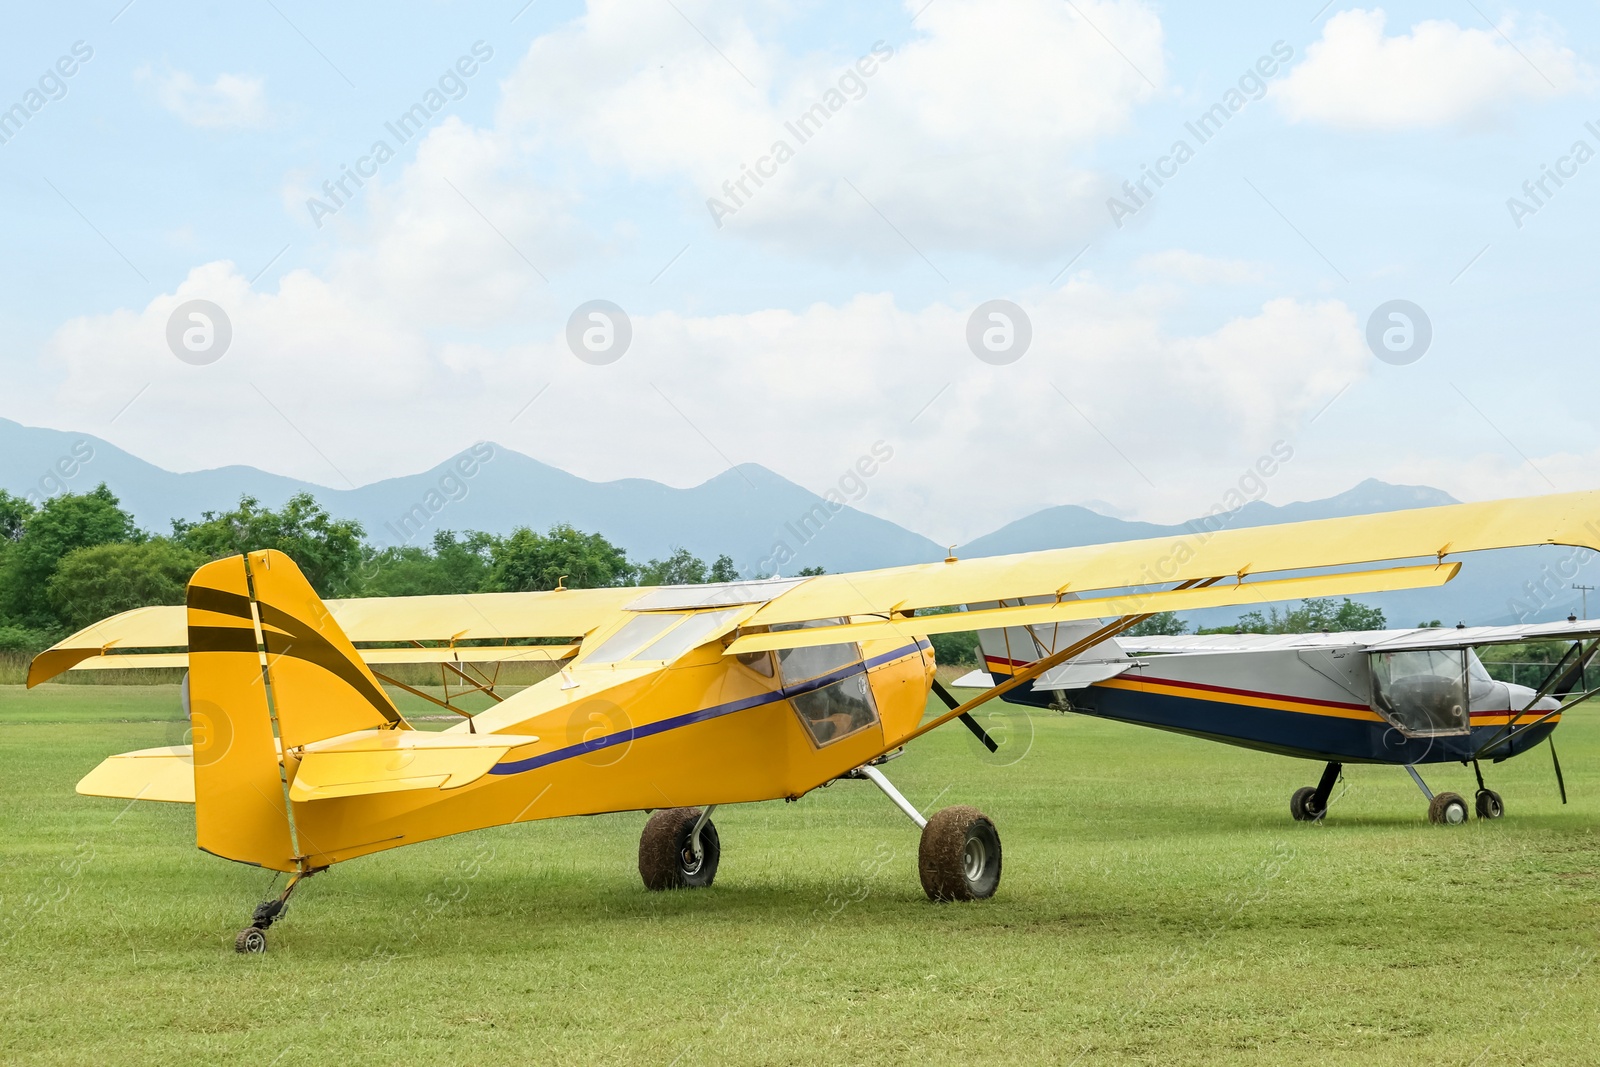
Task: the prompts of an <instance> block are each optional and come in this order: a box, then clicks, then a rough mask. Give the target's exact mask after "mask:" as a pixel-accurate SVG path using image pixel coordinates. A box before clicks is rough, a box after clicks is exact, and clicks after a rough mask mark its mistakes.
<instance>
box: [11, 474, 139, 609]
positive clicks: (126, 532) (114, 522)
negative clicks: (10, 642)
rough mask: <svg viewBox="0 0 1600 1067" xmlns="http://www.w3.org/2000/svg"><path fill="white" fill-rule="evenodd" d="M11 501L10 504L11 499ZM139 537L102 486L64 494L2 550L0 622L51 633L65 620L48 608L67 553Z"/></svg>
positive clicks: (32, 517)
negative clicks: (51, 586)
mask: <svg viewBox="0 0 1600 1067" xmlns="http://www.w3.org/2000/svg"><path fill="white" fill-rule="evenodd" d="M13 499H14V498H13ZM142 537H143V534H141V533H140V532H139V528H138V527H137V526H135V525H134V522H133V516H132V515H129V514H128V513H127V512H126V511H123V510H122V508H121V507H119V506H118V500H117V498H116V497H115V496H113V495H112V493H111V490H110V489H107V488H106V486H105V484H104V483H101V484H100V485H99V486H98V487H97V488H96V489H94V490H93V491H92V492H88V493H62V494H61V495H59V496H53V497H51V498H50V499H49V500H47V501H45V503H44V506H43V507H41V508H39V509H38V510H37V511H35V512H33V513H32V514H29V515H27V516H26V517H25V518H24V519H23V520H22V536H21V537H19V538H17V539H16V540H15V541H14V542H11V544H10V547H9V548H7V549H6V550H5V559H4V566H3V567H0V619H3V620H4V621H6V622H9V623H10V624H12V625H16V626H25V627H31V628H34V629H53V628H57V627H60V626H62V625H63V624H64V623H65V620H63V619H61V618H60V617H59V616H57V615H56V613H55V611H54V610H53V609H52V608H51V605H50V600H49V596H48V588H49V584H50V579H51V578H52V577H53V576H54V575H55V573H56V567H57V566H58V565H59V564H60V563H61V559H62V557H63V556H65V555H66V554H67V553H69V552H71V551H73V550H74V549H78V548H91V547H93V546H95V545H105V544H114V543H117V542H125V541H137V540H140V539H142Z"/></svg>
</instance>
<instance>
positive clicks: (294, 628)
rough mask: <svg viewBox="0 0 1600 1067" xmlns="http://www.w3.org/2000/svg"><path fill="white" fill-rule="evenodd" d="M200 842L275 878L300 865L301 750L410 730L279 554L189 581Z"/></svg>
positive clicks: (233, 563)
mask: <svg viewBox="0 0 1600 1067" xmlns="http://www.w3.org/2000/svg"><path fill="white" fill-rule="evenodd" d="M188 622H189V704H190V721H191V725H192V731H193V738H194V757H193V758H194V798H195V837H196V843H197V844H198V845H199V846H200V847H201V848H202V849H204V850H206V851H207V852H211V853H214V854H216V855H219V856H223V857H226V858H227V859H232V860H238V861H240V862H243V863H253V864H256V865H258V866H262V867H270V868H272V869H274V870H281V871H293V870H297V869H299V867H300V866H302V863H301V861H302V859H303V858H304V857H305V855H306V849H305V848H303V847H302V844H303V843H301V842H298V841H297V840H296V833H295V826H294V819H293V808H292V806H291V805H290V803H289V799H288V783H289V780H290V779H291V778H292V776H293V770H294V767H295V765H296V761H297V759H298V755H297V752H298V750H299V749H301V748H303V747H304V746H305V745H307V744H310V743H313V742H316V741H323V740H326V739H328V738H333V737H339V736H341V735H344V734H349V733H353V732H356V731H362V730H372V729H409V728H410V726H409V724H408V723H406V721H405V720H404V718H402V717H401V715H400V712H399V711H398V710H397V709H396V708H395V706H394V703H393V701H391V700H390V699H389V696H388V694H387V693H385V692H384V690H383V687H382V686H380V685H379V684H378V682H377V679H375V678H374V677H373V676H372V672H371V671H370V670H369V669H368V668H367V666H366V664H365V663H363V662H362V660H361V657H360V656H359V655H358V654H357V653H356V651H355V647H354V646H353V645H351V643H350V641H349V639H348V638H347V637H346V636H345V635H344V632H343V631H342V630H340V629H339V626H338V624H337V623H336V622H334V620H333V617H332V616H331V615H330V614H329V613H328V610H327V608H326V607H325V606H324V605H323V603H322V601H321V600H320V599H318V597H317V595H316V593H315V592H314V591H313V590H312V588H311V585H310V583H309V582H307V581H306V579H305V576H304V575H302V574H301V573H300V569H299V568H298V567H296V566H295V564H294V561H293V560H291V559H290V558H289V557H288V556H286V555H284V554H283V553H281V552H277V551H272V550H268V551H263V552H251V553H249V554H248V556H231V557H229V558H227V559H220V560H217V561H215V562H214V563H208V564H206V565H205V566H204V567H201V568H200V569H199V570H198V571H196V572H195V575H194V577H193V578H191V579H190V581H189V590H188Z"/></svg>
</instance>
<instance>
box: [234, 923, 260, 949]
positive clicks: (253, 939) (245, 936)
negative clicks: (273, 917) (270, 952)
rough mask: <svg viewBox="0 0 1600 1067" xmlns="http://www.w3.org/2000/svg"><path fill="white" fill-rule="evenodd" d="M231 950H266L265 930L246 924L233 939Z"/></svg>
mask: <svg viewBox="0 0 1600 1067" xmlns="http://www.w3.org/2000/svg"><path fill="white" fill-rule="evenodd" d="M233 951H235V952H243V953H252V954H259V953H262V952H265V951H267V932H266V931H265V930H262V929H260V928H259V927H255V926H246V927H245V928H244V929H243V930H240V931H239V936H238V937H235V938H234V939H233Z"/></svg>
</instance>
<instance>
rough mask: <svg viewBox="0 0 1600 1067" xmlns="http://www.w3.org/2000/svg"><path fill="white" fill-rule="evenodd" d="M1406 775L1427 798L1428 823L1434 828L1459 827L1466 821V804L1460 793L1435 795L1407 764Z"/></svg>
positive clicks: (1415, 770) (1413, 768)
mask: <svg viewBox="0 0 1600 1067" xmlns="http://www.w3.org/2000/svg"><path fill="white" fill-rule="evenodd" d="M1406 773H1407V774H1409V775H1411V780H1412V781H1413V782H1416V783H1417V788H1418V789H1420V790H1422V795H1423V796H1425V797H1427V798H1428V821H1429V822H1431V823H1433V824H1434V825H1435V826H1460V825H1461V824H1462V823H1464V822H1466V821H1467V802H1466V801H1465V800H1462V799H1461V794H1460V793H1435V792H1434V791H1433V790H1431V789H1429V788H1428V783H1427V782H1424V781H1423V780H1422V775H1420V774H1418V773H1417V769H1416V768H1415V767H1414V766H1412V765H1411V764H1409V763H1408V764H1406Z"/></svg>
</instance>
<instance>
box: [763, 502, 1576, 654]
mask: <svg viewBox="0 0 1600 1067" xmlns="http://www.w3.org/2000/svg"><path fill="white" fill-rule="evenodd" d="M1545 544H1551V545H1572V546H1579V547H1584V548H1590V549H1595V550H1597V551H1600V492H1583V493H1566V494H1561V495H1558V496H1544V497H1527V498H1523V499H1513V500H1497V501H1490V502H1488V503H1482V504H1451V505H1447V506H1445V507H1436V508H1418V509H1415V510H1411V511H1394V512H1388V513H1385V514H1379V515H1358V516H1354V517H1350V518H1340V519H1318V520H1315V521H1311V522H1297V523H1284V524H1280V525H1276V526H1257V527H1252V528H1249V529H1243V530H1221V531H1216V532H1208V531H1205V530H1199V531H1196V532H1194V533H1191V534H1175V535H1171V536H1167V537H1160V538H1153V539H1150V540H1143V541H1124V542H1119V543H1116V544H1109V545H1089V546H1085V547H1081V548H1062V549H1052V550H1049V551H1044V552H1028V553H1023V554H1020V555H1011V556H991V557H985V558H981V559H966V560H949V561H946V562H944V563H927V564H919V565H916V566H910V567H894V568H889V569H886V570H877V571H861V572H857V573H854V574H829V575H823V576H820V577H817V578H813V579H811V580H810V581H808V582H806V583H805V584H803V585H800V586H797V587H796V588H794V589H791V590H790V591H788V592H786V593H784V594H783V595H782V596H779V597H778V598H776V599H775V600H773V601H771V602H770V603H768V604H767V605H765V606H764V607H762V608H761V609H760V610H759V611H757V612H756V614H755V615H754V616H752V617H751V619H750V620H749V622H748V623H747V624H746V629H747V630H748V629H749V628H750V627H753V626H760V625H775V624H784V623H798V622H809V621H812V620H816V619H830V618H849V617H852V616H863V615H877V616H880V617H881V618H882V619H884V620H885V621H886V622H892V623H894V624H895V626H896V627H897V629H896V630H895V631H894V632H895V633H897V634H915V633H936V632H940V631H939V629H936V628H935V627H943V626H947V625H951V624H948V623H933V622H931V621H929V620H927V619H925V618H924V617H922V616H918V617H916V618H906V616H907V615H909V613H910V612H912V611H916V610H918V609H924V608H934V607H949V606H953V605H961V604H981V603H990V602H996V601H1001V602H1003V601H1018V600H1022V599H1024V598H1036V597H1051V598H1054V597H1059V596H1062V595H1064V594H1069V593H1070V594H1074V595H1077V596H1080V597H1092V596H1096V595H1097V594H1101V595H1103V594H1105V593H1109V592H1112V591H1118V590H1128V589H1141V588H1148V587H1151V586H1157V585H1162V584H1170V583H1183V582H1203V581H1207V580H1219V581H1224V582H1225V581H1231V580H1237V579H1245V578H1254V579H1256V580H1259V579H1262V578H1269V577H1271V576H1281V575H1282V574H1283V573H1284V572H1289V571H1300V570H1309V569H1315V568H1330V567H1357V566H1370V565H1372V564H1379V563H1390V562H1396V561H1402V560H1412V561H1416V560H1429V561H1430V562H1437V563H1443V562H1444V561H1445V560H1446V558H1447V557H1459V556H1460V555H1461V554H1463V553H1468V552H1478V551H1484V550H1488V549H1496V548H1515V547H1520V546H1525V545H1545ZM1361 573H1362V575H1364V577H1355V576H1349V575H1347V576H1346V577H1347V578H1350V581H1349V583H1348V584H1347V585H1346V587H1345V590H1344V591H1345V593H1346V595H1348V594H1349V593H1354V592H1380V591H1384V590H1388V589H1396V588H1407V587H1408V586H1407V585H1405V584H1397V583H1407V582H1414V581H1415V579H1416V575H1415V573H1414V572H1412V571H1410V570H1409V569H1408V568H1395V567H1391V568H1386V569H1380V570H1369V571H1363V572H1361ZM1252 584H1255V582H1252V581H1247V582H1246V583H1245V588H1246V589H1249V588H1250V586H1251V585H1252ZM1266 584H1267V583H1266V582H1261V583H1260V585H1261V587H1262V588H1260V589H1258V591H1259V592H1264V591H1265V590H1264V587H1265V585H1266ZM1279 589H1280V595H1278V596H1277V597H1276V599H1284V598H1288V597H1296V596H1304V595H1328V594H1307V593H1305V592H1295V591H1293V587H1290V586H1283V585H1280V586H1279ZM1163 595H1164V596H1166V597H1172V598H1177V599H1171V600H1166V601H1161V600H1156V599H1151V600H1149V601H1145V602H1144V603H1145V605H1146V606H1141V607H1137V608H1136V609H1135V610H1137V611H1140V612H1142V611H1146V610H1151V611H1164V610H1169V608H1175V607H1178V606H1184V605H1185V603H1186V602H1185V601H1184V600H1183V599H1182V597H1181V596H1180V593H1179V591H1173V590H1168V591H1165V592H1164V594H1163ZM1262 599H1272V597H1263V598H1262ZM1157 604H1160V605H1161V606H1159V607H1158V606H1155V605H1157ZM1189 606H1191V607H1192V606H1201V605H1200V603H1199V602H1198V601H1197V602H1196V603H1195V604H1191V605H1189ZM1114 613H1116V612H1113V611H1109V610H1107V611H1103V612H1101V613H1099V615H1097V616H1095V617H1100V615H1105V614H1114ZM1067 617H1068V616H1067V615H1061V616H1058V617H1054V618H1053V619H1052V620H1050V621H1064V620H1065V619H1066V618H1067ZM934 618H937V616H935V617H934ZM964 622H965V623H966V625H962V626H960V627H959V628H960V629H972V628H973V627H972V625H971V618H970V616H969V617H968V618H966V619H965V620H964ZM788 633H789V634H790V635H791V637H792V638H793V640H795V641H796V642H800V641H809V640H810V637H809V635H807V636H806V637H804V638H802V637H800V636H797V635H800V634H803V633H805V631H798V630H796V631H788ZM852 639H853V638H852ZM741 640H743V639H741ZM781 640H783V639H782V638H769V639H768V641H767V643H766V645H765V647H783V646H782V645H777V644H773V642H774V641H781ZM744 647H745V646H741V645H735V646H734V648H735V649H736V650H743V648H744ZM749 647H755V646H754V645H751V646H749Z"/></svg>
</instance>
